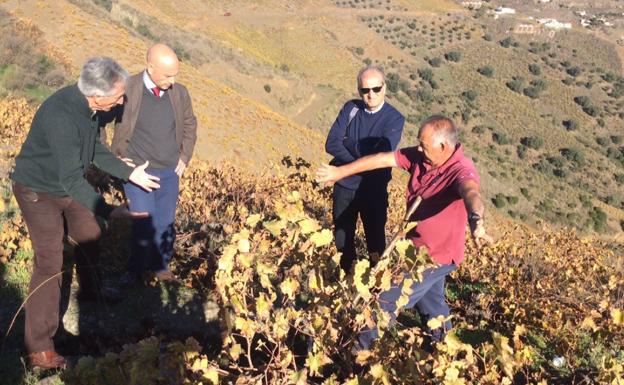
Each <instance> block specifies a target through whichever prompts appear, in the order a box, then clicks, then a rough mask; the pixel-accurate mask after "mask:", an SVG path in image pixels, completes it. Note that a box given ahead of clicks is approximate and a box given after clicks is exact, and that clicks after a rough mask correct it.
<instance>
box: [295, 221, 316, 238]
mask: <svg viewBox="0 0 624 385" xmlns="http://www.w3.org/2000/svg"><path fill="white" fill-rule="evenodd" d="M297 224H298V225H299V227H300V228H301V233H302V234H310V233H313V232H315V231H318V230H319V228H320V226H319V224H318V222H317V221H315V220H314V219H312V218H306V219H303V220H301V221H299V222H297Z"/></svg>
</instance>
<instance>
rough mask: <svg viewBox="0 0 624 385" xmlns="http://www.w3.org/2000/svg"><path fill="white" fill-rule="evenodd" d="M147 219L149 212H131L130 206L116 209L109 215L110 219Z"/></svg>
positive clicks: (121, 206)
mask: <svg viewBox="0 0 624 385" xmlns="http://www.w3.org/2000/svg"><path fill="white" fill-rule="evenodd" d="M147 217H149V213H148V212H135V211H130V210H128V206H127V205H125V204H124V205H120V206H117V207H115V208H114V209H113V211H111V213H110V215H109V218H110V219H125V218H130V219H141V218H147Z"/></svg>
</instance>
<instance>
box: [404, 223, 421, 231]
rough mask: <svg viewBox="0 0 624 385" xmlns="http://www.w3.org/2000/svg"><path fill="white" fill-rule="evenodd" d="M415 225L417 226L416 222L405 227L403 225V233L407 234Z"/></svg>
mask: <svg viewBox="0 0 624 385" xmlns="http://www.w3.org/2000/svg"><path fill="white" fill-rule="evenodd" d="M417 225H418V222H409V223H408V224H407V225H405V228H404V229H403V231H404V232H405V233H408V232H409V231H410V230H411V229H413V228H414V227H416V226H417Z"/></svg>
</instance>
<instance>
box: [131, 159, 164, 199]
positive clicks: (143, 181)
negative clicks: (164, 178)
mask: <svg viewBox="0 0 624 385" xmlns="http://www.w3.org/2000/svg"><path fill="white" fill-rule="evenodd" d="M147 166H149V161H146V162H145V163H143V164H142V165H140V166H137V167H136V168H135V169H134V171H132V174H130V178H128V179H129V180H130V182H132V183H134V184H135V185H137V186H139V187H141V188H142V189H143V190H145V191H147V192H150V191H152V190H155V189H157V188H160V185H159V184H158V183H156V182H158V181H159V180H160V178H159V177H157V176H154V175H151V174H148V173H146V172H145V169H146V168H147Z"/></svg>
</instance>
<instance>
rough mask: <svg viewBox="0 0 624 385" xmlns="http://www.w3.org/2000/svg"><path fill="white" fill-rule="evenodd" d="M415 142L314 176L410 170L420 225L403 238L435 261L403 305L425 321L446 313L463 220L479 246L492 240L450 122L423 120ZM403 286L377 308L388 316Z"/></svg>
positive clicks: (470, 167) (460, 253) (331, 178)
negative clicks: (446, 293) (447, 280)
mask: <svg viewBox="0 0 624 385" xmlns="http://www.w3.org/2000/svg"><path fill="white" fill-rule="evenodd" d="M418 141H419V144H418V146H415V147H407V148H403V149H400V150H397V151H391V152H384V153H378V154H375V155H370V156H366V157H363V158H360V159H358V160H357V161H355V162H353V163H349V164H346V165H344V166H340V167H334V166H329V165H323V166H321V168H319V170H318V171H317V179H318V181H319V182H324V183H326V184H333V183H335V182H336V181H338V180H340V179H342V178H344V177H346V176H349V175H353V174H356V173H360V172H364V171H368V170H374V169H377V168H383V167H399V168H402V169H403V170H406V171H408V172H409V173H410V181H409V183H408V186H407V193H406V196H407V205H408V207H409V206H410V205H411V204H412V202H413V201H414V200H415V199H416V197H418V196H420V197H421V198H422V203H421V204H420V206H419V207H418V209H417V210H416V212H415V213H414V214H413V215H412V217H411V218H410V219H411V220H412V221H418V225H417V226H416V227H415V228H414V229H412V230H411V231H410V232H409V233H408V234H407V237H408V238H409V239H410V240H411V241H412V242H413V243H414V246H416V247H421V246H424V247H426V248H427V250H428V252H429V255H430V256H431V258H432V260H433V261H434V262H435V263H437V264H438V265H439V266H438V267H437V268H433V269H428V270H426V271H425V272H424V273H423V279H422V281H421V282H416V283H415V284H414V285H413V286H412V295H410V298H409V303H408V304H407V305H406V306H405V308H411V307H413V306H417V307H418V310H419V312H420V313H421V314H422V315H423V316H424V317H425V318H426V319H428V320H429V319H432V318H436V317H438V316H440V315H443V316H445V317H448V315H449V308H448V305H447V304H446V298H445V296H444V280H445V277H446V275H448V274H449V273H450V272H451V271H453V270H455V269H456V267H457V266H458V265H459V264H460V263H461V262H462V261H463V259H464V240H465V232H466V222H468V224H469V225H470V232H471V235H472V237H473V239H474V241H475V243H476V244H477V246H478V247H481V246H482V245H484V244H487V243H490V242H492V238H491V237H490V236H489V235H487V233H486V231H485V227H484V223H483V218H484V211H485V207H484V205H483V200H482V199H481V194H480V192H479V174H478V173H477V170H476V168H475V167H474V164H473V163H472V161H471V160H470V159H468V158H466V157H465V156H464V151H463V147H462V145H461V144H460V143H459V142H458V138H457V128H456V127H455V124H454V123H453V121H452V120H451V119H449V118H446V117H443V116H432V117H430V118H428V119H426V120H425V121H424V122H423V123H422V125H421V127H420V130H419V132H418ZM408 277H409V274H408V275H406V278H408ZM401 286H402V284H400V285H397V286H393V287H392V288H391V289H390V290H388V291H386V292H383V293H381V294H380V295H379V302H380V306H381V308H382V309H384V310H385V311H387V312H388V313H390V315H391V319H392V320H394V318H395V314H396V310H397V305H396V301H397V300H398V299H399V297H400V296H401ZM451 326H452V325H451V323H450V321H447V322H446V324H445V325H444V327H443V328H441V329H438V330H434V331H432V338H433V340H436V341H439V340H441V339H442V337H443V336H444V333H445V331H447V330H449V329H450V328H451ZM376 337H377V331H376V330H366V331H363V332H362V333H361V334H360V338H359V339H360V344H361V345H362V347H363V348H368V347H369V346H370V343H371V341H372V340H373V339H374V338H376Z"/></svg>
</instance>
